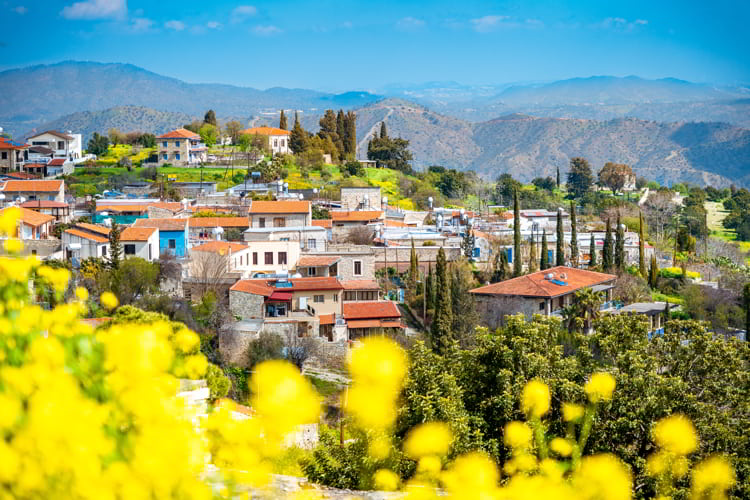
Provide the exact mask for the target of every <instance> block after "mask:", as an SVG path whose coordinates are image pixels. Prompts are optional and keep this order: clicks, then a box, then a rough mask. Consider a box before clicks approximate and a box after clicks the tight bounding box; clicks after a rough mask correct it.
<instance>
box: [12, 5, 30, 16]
mask: <svg viewBox="0 0 750 500" xmlns="http://www.w3.org/2000/svg"><path fill="white" fill-rule="evenodd" d="M28 11H29V9H27V8H26V7H24V6H23V5H19V6H18V7H14V8H13V12H15V13H16V14H20V15H24V14H26V13H27V12H28Z"/></svg>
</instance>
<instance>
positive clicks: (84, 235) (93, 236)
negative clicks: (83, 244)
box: [65, 228, 109, 243]
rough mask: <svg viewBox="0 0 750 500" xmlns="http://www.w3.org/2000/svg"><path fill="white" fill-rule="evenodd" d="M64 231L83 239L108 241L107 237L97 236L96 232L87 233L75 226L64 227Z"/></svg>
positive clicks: (98, 241) (99, 241)
mask: <svg viewBox="0 0 750 500" xmlns="http://www.w3.org/2000/svg"><path fill="white" fill-rule="evenodd" d="M65 232H66V233H68V234H72V235H74V236H78V237H79V238H83V239H85V240H91V241H96V242H97V243H108V242H109V239H108V238H104V237H103V236H98V235H96V234H91V233H87V232H86V231H81V230H80V229H76V228H72V229H66V230H65Z"/></svg>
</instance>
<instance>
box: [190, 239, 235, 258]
mask: <svg viewBox="0 0 750 500" xmlns="http://www.w3.org/2000/svg"><path fill="white" fill-rule="evenodd" d="M247 249H248V246H247V245H243V244H242V243H233V242H231V241H209V242H208V243H204V244H202V245H198V246H197V247H193V248H191V249H190V250H191V251H192V252H212V253H218V254H220V255H226V254H228V253H229V250H231V251H232V252H239V251H241V250H247Z"/></svg>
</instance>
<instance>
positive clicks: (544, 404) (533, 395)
mask: <svg viewBox="0 0 750 500" xmlns="http://www.w3.org/2000/svg"><path fill="white" fill-rule="evenodd" d="M549 403H550V395H549V387H547V384H545V383H544V382H541V381H539V380H532V381H531V382H529V383H527V384H526V386H525V387H524V388H523V394H522V395H521V407H522V408H523V412H524V413H525V414H526V415H529V416H532V417H541V416H542V415H544V414H545V413H547V412H548V411H549Z"/></svg>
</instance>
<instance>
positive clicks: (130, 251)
mask: <svg viewBox="0 0 750 500" xmlns="http://www.w3.org/2000/svg"><path fill="white" fill-rule="evenodd" d="M124 248H125V255H135V245H134V244H132V243H128V244H127V245H124Z"/></svg>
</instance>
